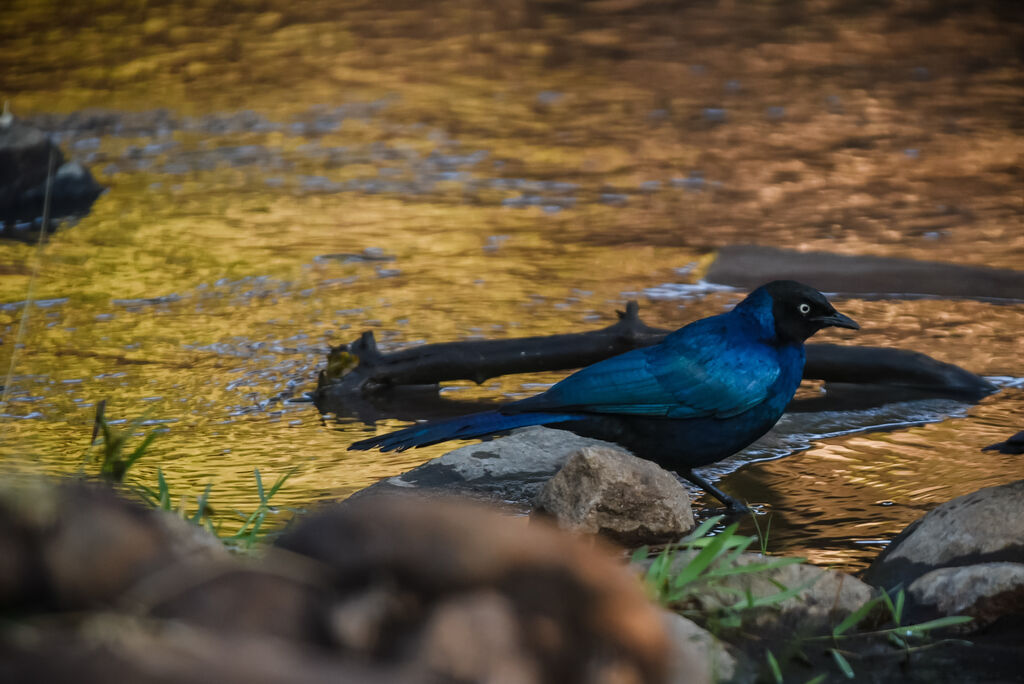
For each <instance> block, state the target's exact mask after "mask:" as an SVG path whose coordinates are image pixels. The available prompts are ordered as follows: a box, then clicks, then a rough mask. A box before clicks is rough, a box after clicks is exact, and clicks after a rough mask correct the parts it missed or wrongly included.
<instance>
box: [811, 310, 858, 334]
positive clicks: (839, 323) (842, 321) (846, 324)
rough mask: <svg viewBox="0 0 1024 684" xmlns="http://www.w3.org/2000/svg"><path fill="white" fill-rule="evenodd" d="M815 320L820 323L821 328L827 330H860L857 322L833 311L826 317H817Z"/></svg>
mask: <svg viewBox="0 0 1024 684" xmlns="http://www.w3.org/2000/svg"><path fill="white" fill-rule="evenodd" d="M815 320H817V321H818V323H821V327H823V328H827V327H829V326H832V327H834V328H849V329H851V330H860V326H859V325H857V321H855V320H853V319H852V318H850V317H849V316H846V315H844V314H841V313H839V312H838V311H836V310H835V309H833V310H832V313H830V314H829V315H827V316H819V317H818V318H816V319H815Z"/></svg>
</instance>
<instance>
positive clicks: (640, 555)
mask: <svg viewBox="0 0 1024 684" xmlns="http://www.w3.org/2000/svg"><path fill="white" fill-rule="evenodd" d="M650 552H651V547H649V546H647V545H646V544H644V545H643V546H641V547H640V548H639V549H637V550H636V551H634V552H633V553H631V554H630V555H629V562H630V563H634V564H637V563H640V562H642V561H645V560H647V556H648V555H650Z"/></svg>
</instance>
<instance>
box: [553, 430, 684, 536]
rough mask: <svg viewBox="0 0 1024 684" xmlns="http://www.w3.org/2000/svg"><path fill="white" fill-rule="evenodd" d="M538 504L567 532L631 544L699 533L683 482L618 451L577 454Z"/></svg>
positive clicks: (589, 449)
mask: <svg viewBox="0 0 1024 684" xmlns="http://www.w3.org/2000/svg"><path fill="white" fill-rule="evenodd" d="M534 503H535V505H536V510H537V511H538V512H540V513H543V514H546V515H549V516H551V517H552V518H553V519H554V521H555V522H556V524H557V525H558V526H559V527H561V528H563V529H567V530H571V531H574V532H582V533H586V534H601V535H604V536H606V537H608V538H610V539H613V540H615V541H617V542H619V543H622V544H625V545H627V546H639V545H641V544H645V543H655V542H659V541H666V540H670V539H678V538H679V537H682V536H683V535H685V534H686V533H687V532H689V531H690V530H692V529H693V512H692V511H691V510H690V497H689V494H688V492H687V490H686V488H685V487H684V486H683V485H682V483H680V482H679V480H678V479H677V478H676V477H675V476H674V475H672V474H671V473H669V472H668V471H666V470H663V469H662V468H660V467H659V466H658V465H657V464H655V463H653V462H651V461H647V460H644V459H642V458H637V457H636V456H634V455H633V454H631V453H629V452H628V451H624V450H622V449H619V448H614V447H606V446H589V447H584V448H582V449H580V450H578V451H576V452H575V453H574V454H573V455H572V456H570V457H569V460H568V461H567V462H566V463H565V465H564V466H562V469H561V470H559V471H558V473H557V474H556V475H555V476H554V477H552V478H551V479H550V480H548V481H547V483H546V484H545V485H544V487H543V488H542V489H541V491H540V493H539V494H538V495H537V498H536V499H535V501H534Z"/></svg>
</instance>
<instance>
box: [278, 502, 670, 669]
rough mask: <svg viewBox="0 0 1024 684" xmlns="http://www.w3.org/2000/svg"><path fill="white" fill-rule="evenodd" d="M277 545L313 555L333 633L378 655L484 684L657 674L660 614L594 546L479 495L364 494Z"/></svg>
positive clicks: (662, 647)
mask: <svg viewBox="0 0 1024 684" xmlns="http://www.w3.org/2000/svg"><path fill="white" fill-rule="evenodd" d="M277 546H278V547H279V548H281V549H286V550H288V551H291V552H293V553H297V554H301V555H303V556H307V557H309V558H313V559H315V560H317V561H319V562H320V563H322V564H323V565H324V566H325V567H326V568H327V571H328V573H329V581H330V584H331V588H332V590H333V591H334V592H335V594H336V595H337V597H338V599H337V603H336V604H335V607H334V609H333V612H334V621H333V623H332V624H333V629H332V636H333V638H334V639H335V640H336V641H337V642H338V644H339V646H340V647H341V648H343V649H347V650H351V651H354V652H358V653H359V654H360V657H362V658H367V659H369V660H371V661H381V662H395V661H399V662H413V663H416V664H417V666H418V667H422V668H424V669H426V670H427V671H430V672H435V673H438V674H441V675H444V676H447V677H452V678H455V679H461V680H466V681H481V682H499V681H510V682H591V681H592V682H606V681H607V682H618V681H621V682H654V681H662V680H663V677H664V674H665V670H666V650H667V641H666V637H665V634H664V631H663V629H662V626H661V622H660V620H659V619H658V615H657V611H656V609H655V608H654V607H653V605H651V604H650V603H649V602H648V601H647V600H646V598H645V597H644V595H643V592H642V591H641V587H640V585H639V583H638V582H637V581H636V578H635V576H633V575H632V573H630V572H629V571H628V570H627V569H626V568H625V567H623V566H622V565H620V564H618V563H616V562H614V561H613V560H612V559H611V556H610V555H608V554H606V553H605V552H604V551H603V550H601V549H599V548H595V547H594V546H593V545H591V544H586V543H582V542H580V541H577V540H575V539H573V538H572V537H570V536H567V535H565V534H563V533H560V532H558V531H557V530H555V529H552V528H550V527H548V526H546V525H527V524H526V520H523V519H520V520H515V519H510V518H508V517H507V516H501V515H499V514H497V513H494V512H493V511H490V510H487V509H485V508H482V507H478V506H470V505H467V504H456V503H453V502H451V501H443V500H440V499H434V500H431V501H430V502H429V503H427V504H424V502H423V501H421V500H416V499H412V498H409V497H369V498H364V499H360V500H357V501H353V502H351V503H350V504H348V505H342V506H340V507H336V508H332V509H329V510H325V511H324V512H322V513H320V514H317V515H313V516H311V517H310V518H308V519H307V520H304V521H303V522H302V524H300V525H298V526H297V527H296V529H294V530H292V531H290V532H289V533H287V534H285V535H284V536H283V537H281V539H280V540H279V541H278V543H277Z"/></svg>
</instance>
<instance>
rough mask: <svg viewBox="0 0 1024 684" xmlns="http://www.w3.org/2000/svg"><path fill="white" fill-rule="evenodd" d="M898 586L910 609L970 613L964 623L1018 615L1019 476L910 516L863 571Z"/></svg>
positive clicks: (1023, 490) (1022, 616)
mask: <svg viewBox="0 0 1024 684" xmlns="http://www.w3.org/2000/svg"><path fill="white" fill-rule="evenodd" d="M864 579H865V580H866V581H868V582H869V583H871V584H875V585H877V586H880V587H883V588H885V589H888V590H893V589H895V588H898V587H903V588H905V589H906V590H907V597H908V599H909V600H910V602H909V604H908V605H909V608H910V612H911V614H912V615H915V616H918V617H921V618H927V617H932V616H934V615H970V616H972V617H974V618H976V620H975V622H974V623H971V624H970V625H969V626H968V628H969V629H980V628H982V627H985V626H986V625H988V624H989V623H991V622H994V621H995V620H998V619H999V618H1001V617H1008V618H1013V619H1018V620H1024V480H1018V481H1017V482H1011V483H1010V484H1005V485H1001V486H998V487H987V488H985V489H980V490H978V491H976V492H972V493H970V494H967V495H965V496H961V497H957V498H956V499H953V500H952V501H947V502H946V503H944V504H942V505H940V506H938V507H937V508H935V509H934V510H932V511H930V512H929V513H928V514H927V515H925V516H924V517H923V518H921V519H919V520H917V521H915V522H913V523H911V524H910V525H909V526H908V527H907V528H906V529H905V530H904V531H903V532H901V533H900V534H899V536H897V537H896V538H895V539H894V540H893V541H892V543H891V544H890V545H889V546H888V547H887V548H886V549H885V551H884V552H883V553H882V554H881V555H880V556H879V557H878V559H876V560H875V562H874V563H873V564H872V565H871V567H870V568H868V570H867V571H866V572H865V574H864Z"/></svg>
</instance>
